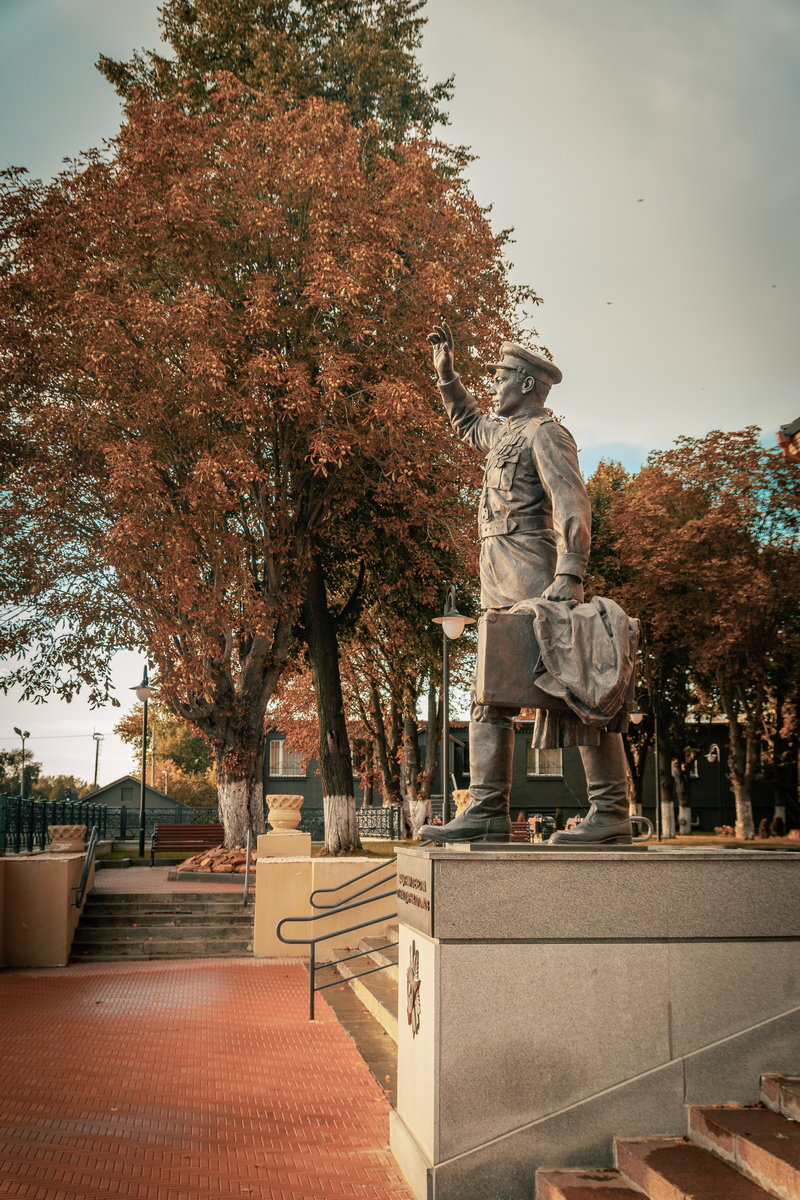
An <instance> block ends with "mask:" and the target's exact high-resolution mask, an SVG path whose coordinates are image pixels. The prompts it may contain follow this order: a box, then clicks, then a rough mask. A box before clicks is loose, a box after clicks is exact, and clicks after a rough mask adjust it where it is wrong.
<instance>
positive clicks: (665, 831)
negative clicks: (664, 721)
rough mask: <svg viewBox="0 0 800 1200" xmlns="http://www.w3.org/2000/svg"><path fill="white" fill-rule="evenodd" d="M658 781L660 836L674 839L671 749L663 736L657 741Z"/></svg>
mask: <svg viewBox="0 0 800 1200" xmlns="http://www.w3.org/2000/svg"><path fill="white" fill-rule="evenodd" d="M656 765H657V770H658V781H659V787H660V789H661V836H662V837H663V838H674V837H675V792H674V788H673V784H672V748H671V746H670V744H669V742H668V740H667V738H666V737H665V736H664V735H663V734H660V735H659V739H658V762H657V764H656Z"/></svg>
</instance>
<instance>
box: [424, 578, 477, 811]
mask: <svg viewBox="0 0 800 1200" xmlns="http://www.w3.org/2000/svg"><path fill="white" fill-rule="evenodd" d="M433 623H434V625H441V627H442V763H441V770H442V824H443V825H446V824H447V822H448V821H449V820H450V642H451V641H454V640H455V639H456V638H457V637H461V634H462V633H463V632H464V627H465V626H466V625H474V624H475V618H474V617H465V616H464V614H463V613H460V612H459V611H458V608H457V607H456V589H455V588H454V587H451V588H450V589H449V590H448V592H447V599H446V600H445V605H444V611H443V613H442V615H441V617H434V618H433Z"/></svg>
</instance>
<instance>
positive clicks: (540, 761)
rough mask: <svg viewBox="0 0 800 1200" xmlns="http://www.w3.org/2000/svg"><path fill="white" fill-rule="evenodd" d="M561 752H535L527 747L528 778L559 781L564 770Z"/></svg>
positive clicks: (531, 747)
mask: <svg viewBox="0 0 800 1200" xmlns="http://www.w3.org/2000/svg"><path fill="white" fill-rule="evenodd" d="M562 753H563V752H562V751H561V750H560V749H559V750H536V749H535V748H534V747H533V746H529V747H528V778H529V779H561V777H562V776H563V774H564V770H563V767H562V762H561V755H562Z"/></svg>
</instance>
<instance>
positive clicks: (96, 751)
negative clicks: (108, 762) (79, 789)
mask: <svg viewBox="0 0 800 1200" xmlns="http://www.w3.org/2000/svg"><path fill="white" fill-rule="evenodd" d="M92 737H93V738H94V785H93V786H94V788H95V789H96V788H97V768H98V766H99V763H100V743H101V742H102V740H103V737H104V735H103V734H102V733H93V734H92Z"/></svg>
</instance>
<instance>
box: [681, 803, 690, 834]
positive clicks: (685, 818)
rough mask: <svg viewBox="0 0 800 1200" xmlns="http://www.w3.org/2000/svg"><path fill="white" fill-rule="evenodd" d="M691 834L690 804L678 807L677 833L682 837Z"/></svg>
mask: <svg viewBox="0 0 800 1200" xmlns="http://www.w3.org/2000/svg"><path fill="white" fill-rule="evenodd" d="M691 832H692V808H691V805H690V804H679V805H678V833H679V834H681V836H682V837H686V835H687V834H690V833H691Z"/></svg>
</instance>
